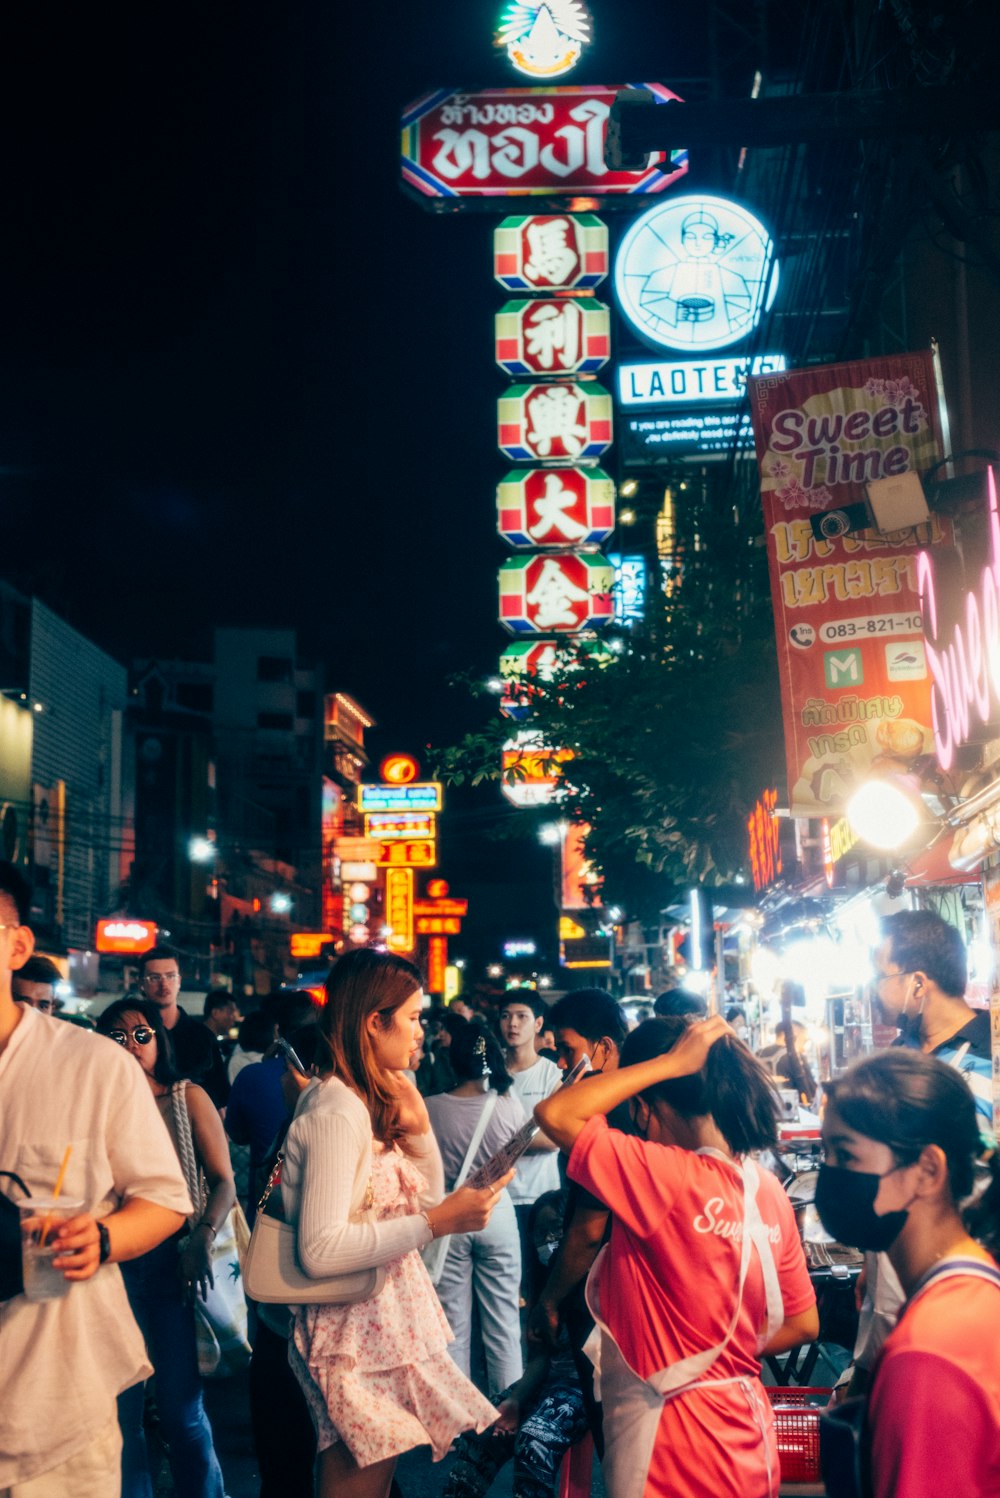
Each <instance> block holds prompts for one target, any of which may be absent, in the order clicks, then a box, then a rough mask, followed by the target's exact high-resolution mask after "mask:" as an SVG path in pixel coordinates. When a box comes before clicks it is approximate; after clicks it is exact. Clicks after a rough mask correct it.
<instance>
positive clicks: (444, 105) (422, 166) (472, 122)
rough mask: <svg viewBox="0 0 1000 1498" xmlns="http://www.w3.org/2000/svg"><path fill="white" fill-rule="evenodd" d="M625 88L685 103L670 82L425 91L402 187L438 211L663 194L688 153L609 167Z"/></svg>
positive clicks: (408, 115)
mask: <svg viewBox="0 0 1000 1498" xmlns="http://www.w3.org/2000/svg"><path fill="white" fill-rule="evenodd" d="M621 87H625V88H643V89H648V90H649V92H650V93H651V94H652V95H653V97H654V98H655V99H658V100H660V101H661V102H664V103H668V102H669V101H670V100H671V99H676V98H677V95H676V94H675V93H672V92H671V90H670V89H668V88H665V87H664V86H663V84H661V83H642V84H624V85H619V84H589V85H586V86H583V85H577V84H568V85H567V84H563V85H561V86H559V87H555V88H488V89H481V90H480V91H479V92H477V93H455V92H453V91H452V90H451V89H446V88H442V89H437V90H436V91H435V92H433V93H430V94H425V95H424V96H423V98H421V99H417V100H416V101H415V102H414V103H413V104H410V105H409V106H408V107H407V109H406V110H405V111H404V113H403V142H402V144H403V162H402V166H403V181H404V183H405V184H406V186H407V187H408V188H410V189H411V190H412V191H413V192H414V193H415V194H416V195H417V197H418V198H419V199H420V201H422V202H423V203H424V205H425V207H428V208H432V209H433V208H444V207H449V208H455V207H460V206H462V205H463V202H464V201H466V200H468V201H470V202H474V201H475V200H482V199H486V200H487V201H488V200H489V199H490V198H517V197H524V196H528V197H531V196H534V195H542V196H544V197H546V198H564V199H565V198H574V197H580V196H597V197H601V198H603V197H607V196H611V197H621V196H622V195H626V196H627V195H631V194H634V193H656V192H662V191H663V190H664V188H666V187H669V186H670V184H671V183H672V182H676V181H677V179H678V178H679V177H682V176H683V175H684V173H685V172H686V171H687V166H688V162H687V152H686V151H683V150H678V151H674V152H673V154H672V159H671V160H670V161H669V162H668V161H666V159H665V157H664V155H663V153H662V152H660V153H657V154H654V155H653V156H652V157H651V158H650V164H649V165H648V166H647V167H646V168H645V170H644V171H639V172H619V171H611V170H609V168H608V167H607V166H606V165H605V162H604V135H605V131H606V129H607V123H608V117H609V116H610V114H611V106H612V104H613V103H614V101H615V95H616V94H617V93H618V92H619V89H620V88H621ZM442 200H444V201H442Z"/></svg>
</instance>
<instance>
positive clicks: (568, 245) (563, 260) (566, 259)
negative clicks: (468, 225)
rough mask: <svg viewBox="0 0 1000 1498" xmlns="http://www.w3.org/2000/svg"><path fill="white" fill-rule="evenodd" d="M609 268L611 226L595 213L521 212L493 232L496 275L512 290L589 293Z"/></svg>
mask: <svg viewBox="0 0 1000 1498" xmlns="http://www.w3.org/2000/svg"><path fill="white" fill-rule="evenodd" d="M608 267H609V256H608V230H607V225H606V224H603V223H602V222H601V220H600V219H599V218H595V217H594V215H593V214H592V213H534V214H530V215H529V214H522V215H519V216H518V217H515V218H505V219H504V221H503V223H502V224H501V225H500V226H499V228H497V229H494V231H493V275H494V278H495V279H496V280H497V281H499V282H500V285H501V286H504V287H506V289H507V290H508V291H535V292H537V291H590V290H592V289H593V288H594V287H595V286H599V285H600V283H601V282H602V281H603V280H604V278H605V276H606V275H607V274H608Z"/></svg>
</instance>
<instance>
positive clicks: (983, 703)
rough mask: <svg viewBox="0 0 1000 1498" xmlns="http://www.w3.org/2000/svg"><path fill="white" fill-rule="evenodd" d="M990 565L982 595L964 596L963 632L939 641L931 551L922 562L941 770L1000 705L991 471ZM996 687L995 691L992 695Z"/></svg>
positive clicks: (999, 527) (999, 545)
mask: <svg viewBox="0 0 1000 1498" xmlns="http://www.w3.org/2000/svg"><path fill="white" fill-rule="evenodd" d="M987 493H988V497H989V531H990V560H989V561H988V562H987V564H986V566H985V567H984V568H983V570H982V574H981V577H980V590H979V592H978V594H977V593H976V592H975V591H974V590H973V589H971V588H970V589H969V590H968V592H967V593H966V595H965V600H964V604H965V606H964V609H963V610H961V611H959V617H960V618H964V620H965V623H964V627H963V625H962V624H961V623H959V624H956V625H955V627H954V629H953V631H952V634H951V638H950V639H949V640H942V639H940V638H939V637H938V612H937V587H936V579H935V564H934V559H933V556H932V554H931V553H930V552H929V551H922V552H921V553H920V555H919V556H918V558H917V588H918V590H919V593H920V607H921V611H922V613H923V616H924V639H925V642H926V648H927V664H928V665H929V666H930V669H931V728H932V729H933V732H934V748H935V751H936V753H937V761H938V764H939V765H940V766H941V768H942V770H949V769H950V768H951V765H952V762H953V760H954V758H955V750H956V749H959V748H961V746H962V745H963V744H967V743H968V742H969V739H970V736H971V732H972V731H973V727H974V723H973V714H974V715H975V717H976V718H978V719H979V721H980V723H984V724H985V723H988V722H989V721H990V718H991V716H992V713H993V702H994V699H996V701H997V703H1000V515H998V513H997V486H996V480H995V478H994V476H993V470H992V468H991V469H989V470H988V472H987ZM991 688H992V691H991Z"/></svg>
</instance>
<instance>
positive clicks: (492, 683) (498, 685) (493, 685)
mask: <svg viewBox="0 0 1000 1498" xmlns="http://www.w3.org/2000/svg"><path fill="white" fill-rule="evenodd" d="M486 690H487V691H488V692H495V693H496V694H497V696H499V695H500V693H501V692H502V691H503V682H502V681H501V679H500V677H499V676H491V677H490V678H489V679H488V681H487V683H486Z"/></svg>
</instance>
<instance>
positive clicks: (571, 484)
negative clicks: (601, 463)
mask: <svg viewBox="0 0 1000 1498" xmlns="http://www.w3.org/2000/svg"><path fill="white" fill-rule="evenodd" d="M614 527H615V486H614V483H613V482H612V480H611V479H610V478H609V477H608V475H607V474H606V473H605V472H604V470H603V469H602V468H515V469H512V471H511V472H510V473H508V474H507V475H506V477H505V478H504V479H502V480H501V482H500V484H499V486H498V488H497V530H498V531H499V532H500V534H501V536H503V538H504V540H505V541H507V542H509V544H510V545H511V546H598V545H600V543H601V542H602V541H605V540H607V538H608V536H610V535H611V533H612V531H613V530H614Z"/></svg>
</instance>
